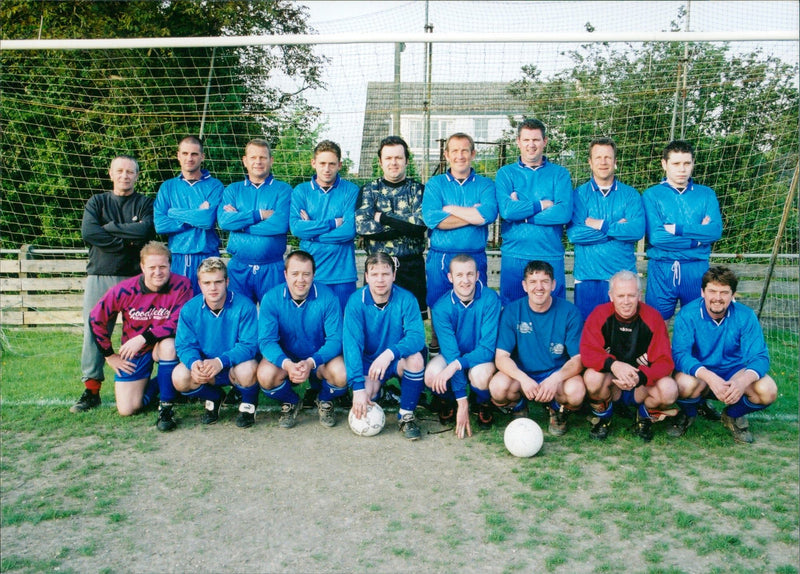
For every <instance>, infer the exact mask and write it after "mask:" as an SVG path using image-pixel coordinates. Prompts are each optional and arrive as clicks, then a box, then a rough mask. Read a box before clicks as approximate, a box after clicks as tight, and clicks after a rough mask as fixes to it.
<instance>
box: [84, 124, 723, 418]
mask: <svg viewBox="0 0 800 574" xmlns="http://www.w3.org/2000/svg"><path fill="white" fill-rule="evenodd" d="M517 144H518V146H519V149H520V157H519V161H518V162H516V163H515V164H512V165H509V166H505V167H504V168H502V169H501V170H500V171H499V172H498V175H497V182H496V186H495V183H494V182H492V181H491V180H489V179H487V178H483V177H481V176H478V175H476V174H475V172H474V170H473V169H472V160H473V159H474V157H475V149H474V143H473V142H472V139H471V138H470V137H469V136H468V135H466V134H454V135H453V136H451V137H450V138H449V139H448V142H447V145H446V157H447V160H448V163H449V165H450V169H449V170H448V172H447V173H446V174H443V175H440V176H437V177H434V178H432V179H431V180H430V181H429V182H428V186H427V189H425V193H424V194H423V186H422V185H421V184H420V183H418V182H415V181H413V180H411V179H410V178H407V177H406V167H407V163H408V148H407V146H406V144H405V142H404V141H403V140H402V139H400V138H397V137H389V138H386V139H385V140H384V141H383V142H381V146H380V148H379V150H378V157H379V159H380V164H381V167H382V169H383V172H384V177H383V178H380V179H378V180H376V181H374V182H372V183H370V184H367V185H366V186H364V188H363V189H362V190H361V196H360V199H359V195H358V190H357V188H356V187H355V186H354V185H352V184H351V183H349V182H347V181H345V180H342V179H341V178H339V176H338V171H339V168H340V167H341V161H340V157H341V154H340V151H339V148H338V146H336V144H333V143H332V142H322V143H320V144H319V145H318V146H317V148H316V149H315V151H314V159H313V160H312V165H313V167H314V169H315V172H316V175H315V176H314V177H313V178H312V180H311V181H310V182H306V183H304V184H301V185H300V186H298V187H297V188H295V190H294V191H292V190H291V189H290V188H289V186H287V185H286V184H284V183H282V182H279V181H277V180H275V179H274V178H273V177H272V175H271V164H272V158H271V154H270V151H269V147H268V145H267V144H266V142H264V141H259V140H255V141H253V142H250V143H249V144H248V145H247V147H246V150H245V156H244V158H243V162H244V164H245V168H246V169H247V172H248V176H247V178H246V179H245V180H244V181H243V182H237V183H234V184H232V185H231V186H229V187H228V188H227V189H225V190H224V192H223V191H222V184H221V183H220V182H219V181H218V180H216V179H214V178H213V177H211V175H210V174H209V173H208V172H207V171H206V170H203V169H202V161H203V150H202V144H201V143H200V142H199V140H197V139H196V138H191V137H190V138H185V139H184V140H183V141H182V142H181V143H180V145H179V151H178V160H179V163H180V164H181V174H180V175H179V176H178V177H176V178H174V179H171V180H168V181H167V182H165V183H164V184H163V185H162V187H161V189H160V190H159V194H158V197H157V199H156V202H155V230H156V231H158V232H162V233H166V234H167V235H168V236H169V242H170V247H171V248H172V251H173V252H174V253H175V258H174V261H173V271H176V272H178V273H184V274H186V275H188V276H189V277H192V278H194V277H196V273H195V271H194V270H195V269H196V268H197V266H198V265H199V263H200V261H202V260H203V259H204V258H206V257H207V256H210V255H214V254H218V251H219V245H220V243H219V238H218V236H217V234H216V232H215V230H214V226H215V218H216V219H218V221H219V224H220V226H221V227H222V228H223V229H228V230H230V231H231V234H230V240H229V243H228V246H227V249H228V251H229V253H231V254H232V256H233V258H232V260H231V262H230V265H229V268H230V273H231V283H232V288H233V290H235V291H238V292H241V293H244V294H247V295H248V296H250V297H251V298H252V299H253V300H255V301H257V300H259V298H260V297H261V296H262V295H263V293H264V292H266V290H267V289H268V287H269V286H271V285H274V284H275V283H276V282H279V281H281V279H282V278H281V269H282V254H283V253H284V252H285V248H286V231H287V227H289V228H291V231H292V232H293V233H294V234H295V235H297V236H298V237H300V238H301V247H302V248H304V249H306V250H307V251H309V252H310V253H312V254H313V255H314V257H315V258H316V259H317V261H318V262H319V272H318V279H319V281H320V282H323V283H325V284H327V285H328V286H329V287H331V288H332V289H334V291H335V292H336V293H337V296H338V298H339V300H340V302H342V304H344V302H345V301H346V299H347V296H348V295H349V294H350V293H351V292H352V291H353V290H355V284H356V283H355V278H356V272H355V259H354V245H353V238H354V236H355V234H356V231H357V232H358V233H359V234H360V235H361V236H362V237H363V238H364V247H365V249H366V250H367V252H368V253H376V252H378V251H385V252H387V253H389V254H390V255H392V256H393V257H394V258H395V261H396V263H397V264H398V265H399V267H398V271H397V273H398V277H397V279H398V284H400V285H403V286H405V287H407V288H409V289H410V290H412V291H413V292H414V294H415V295H416V297H417V300H418V303H419V307H420V310H421V311H422V312H423V314H424V313H425V311H426V309H427V307H428V306H430V305H432V304H433V303H434V302H435V301H436V300H437V299H438V297H439V296H440V295H442V294H443V293H444V292H446V291H447V290H448V289H449V288H450V285H449V283H448V281H447V278H446V277H447V268H448V264H449V260H450V259H451V258H452V257H453V256H454V255H456V254H457V253H462V252H466V253H469V254H470V255H471V256H473V257H474V258H475V259H476V261H477V264H478V269H479V274H480V277H481V279H482V280H483V282H484V284H485V280H486V253H485V247H486V239H487V235H488V232H487V227H488V225H489V223H491V222H492V221H494V219H495V218H496V217H497V214H498V211H499V214H500V216H501V217H502V235H503V246H502V253H503V258H502V269H501V298H502V300H503V302H504V304H507V303H509V302H510V301H512V300H514V299H516V298H517V297H519V296H521V295H522V294H523V291H522V290H521V289H520V287H519V286H520V285H521V283H522V281H521V279H522V271H523V269H524V266H525V264H526V263H527V261H529V260H531V259H538V260H543V261H546V262H548V263H550V264H551V265H552V266H553V267H554V269H555V277H556V285H557V286H558V287H557V288H558V293H557V294H558V295H562V296H563V294H564V293H565V291H564V285H565V281H564V271H563V269H564V259H563V256H564V249H563V244H562V241H561V237H562V235H563V229H564V224H565V223H568V225H567V233H568V236H569V237H570V239H571V240H572V241H573V243H575V250H576V261H575V272H574V275H575V279H576V286H575V300H576V303H577V304H578V306H579V308H580V309H581V312H582V315H583V316H584V317H586V316H588V313H589V312H590V311H591V310H592V309H593V308H594V307H595V306H596V305H597V304H598V303H600V302H603V301H606V300H607V295H606V290H607V287H606V284H607V279H608V278H609V277H610V276H611V275H612V274H613V273H614V272H616V271H617V270H619V269H629V270H633V269H635V258H634V244H635V242H636V241H637V240H638V239H640V238H641V237H642V235H643V234H644V229H645V227H646V228H647V230H648V238H649V243H650V248H649V249H648V255H649V256H650V270H651V271H650V273H649V274H648V289H647V296H648V301H649V302H651V303H653V304H654V305H655V306H656V307H657V308H658V309H659V311H660V313H661V314H662V316H664V317H669V316H671V314H672V313H673V312H674V309H675V305H676V300H677V299H679V298H680V300H681V304H682V305H683V304H685V303H686V302H688V301H689V300H690V299H692V298H695V297H696V296H697V295H699V292H700V289H699V277H700V276H701V274H702V271H703V270H704V269H706V268H707V266H708V254H709V252H710V246H711V243H712V242H713V241H714V240H715V239H717V238H719V236H720V233H721V222H720V215H719V209H718V206H717V203H716V198H715V196H714V193H713V191H711V190H710V189H709V188H707V187H703V186H700V185H697V184H695V183H693V182H692V180H691V172H692V168H693V164H694V157H693V151H692V149H691V146H689V145H688V144H687V143H685V142H672V143H671V144H670V145H669V146H667V148H666V149H665V151H664V154H663V158H662V166H663V167H664V169H665V173H666V177H665V179H664V181H663V182H662V183H661V184H659V185H656V186H653V187H652V188H650V189H648V190H647V191H646V192H645V194H644V203H643V202H642V198H641V196H639V194H638V192H636V191H635V190H633V189H632V188H630V187H628V186H625V185H624V184H623V183H621V182H619V181H618V180H617V179H616V177H615V175H614V174H615V169H616V148H615V145H614V142H613V141H612V140H609V139H599V140H595V141H594V142H592V144H591V146H590V150H589V155H590V159H589V163H590V167H591V169H592V178H591V179H590V181H589V182H587V183H586V184H584V185H583V186H581V187H579V188H578V189H576V190H575V191H574V193H573V191H572V189H571V185H570V179H569V175H568V173H567V171H566V170H565V169H564V168H562V167H560V166H557V165H555V164H553V163H551V162H549V161H548V159H547V158H546V157H545V156H544V150H545V148H546V145H547V138H546V130H545V127H544V125H543V124H542V123H541V122H539V121H537V120H526V121H525V122H523V123H522V124H520V126H519V129H518V137H517ZM111 175H112V179H113V180H114V184H115V191H114V192H113V193H109V194H101V195H98V196H95V197H93V198H92V200H90V202H89V205H87V210H86V214H85V217H84V225H83V231H84V237H85V238H86V240H87V242H88V243H89V244H90V264H89V274H90V277H89V283H87V291H86V300H85V304H84V310H85V313H88V310H89V309H91V306H92V305H93V304H94V302H95V301H96V300H97V299H98V298H99V296H100V295H101V294H102V293H103V292H104V291H105V289H106V288H108V286H109V285H113V284H114V283H116V282H117V281H119V280H120V279H121V278H123V277H124V276H125V275H130V274H131V273H132V272H135V271H132V270H133V269H134V268H135V251H134V250H132V249H131V248H132V247H133V246H135V245H136V243H137V241H138V243H139V245H141V241H142V240H143V239H145V238H146V235H147V233H148V230H147V222H148V215H147V213H146V209H147V199H146V198H143V196H140V195H139V194H135V193H134V192H133V184H134V183H135V179H136V176H137V175H138V166H136V164H135V161H134V160H132V158H117V159H115V160H114V162H113V163H112V169H111ZM118 181H119V182H120V183H121V187H123V188H124V187H127V191H125V190H123V192H122V193H117V183H118ZM130 196H133V198H131V197H130ZM220 196H221V197H222V198H221V199H220ZM93 203H94V205H93ZM643 205H644V208H643V207H642V206H643ZM126 206H127V213H125V211H126V209H125V207H126ZM126 217H127V219H126ZM570 218H571V219H570ZM426 232H429V233H430V249H429V251H428V259H427V263H426V262H425V260H424V258H423V253H424V250H425V247H426V243H427V240H426ZM149 233H152V226H151V228H150V231H149ZM137 234H138V235H137ZM104 249H105V252H103V250H104ZM126 251H127V252H126ZM95 261H99V262H100V263H98V264H95ZM426 267H427V270H425V269H426ZM123 268H126V269H125V270H124V271H123ZM426 271H427V272H426ZM426 278H427V290H426ZM194 282H195V286H194V289H193V290H194V292H195V293H196V292H197V291H198V288H197V285H196V279H195V280H194ZM98 284H99V285H98ZM431 348H433V349H437V348H438V343H437V341H436V335H435V330H434V335H433V338H432V341H431ZM93 350H94V343H93V340H92V337H91V335H90V334H89V333H88V323H87V333H86V334H85V337H84V361H83V371H84V382H85V386H86V387H87V391H86V392H85V393H84V396H82V397H81V400H79V401H78V403H77V404H76V405H75V406H74V407H73V410H84V408H85V407H89V408H91V406H93V405H94V404H97V403H98V402H99V394H98V391H99V387H100V381H101V380H102V364H103V362H102V357H101V356H99V355H98V354H97V353H96V352H95V353H93ZM92 355H94V356H92Z"/></svg>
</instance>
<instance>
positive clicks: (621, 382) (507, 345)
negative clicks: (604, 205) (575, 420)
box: [90, 242, 777, 442]
mask: <svg viewBox="0 0 800 574" xmlns="http://www.w3.org/2000/svg"><path fill="white" fill-rule="evenodd" d="M170 257H171V254H170V252H169V250H168V248H167V247H166V246H164V245H163V244H161V243H158V242H151V243H148V244H147V245H146V246H145V247H144V249H143V250H142V253H141V268H142V275H139V276H136V277H133V278H130V279H127V280H125V281H123V282H121V283H120V284H118V285H116V286H115V287H113V288H112V289H111V290H110V291H109V292H108V293H107V294H106V295H105V296H104V297H103V298H102V299H101V300H100V302H99V303H98V305H97V306H96V307H95V308H94V309H93V311H92V313H91V319H90V326H91V330H92V332H93V335H94V337H95V340H96V342H97V344H98V346H99V347H100V348H101V349H102V350H103V354H104V355H105V356H106V360H107V361H108V363H109V365H111V367H112V368H113V369H114V371H115V373H116V377H115V380H116V384H115V391H116V397H117V408H118V410H119V412H120V413H121V414H123V415H128V414H133V413H135V412H137V411H139V410H140V409H142V408H143V407H144V406H146V405H148V404H149V403H151V402H152V401H153V400H154V398H155V397H156V396H157V395H159V396H160V404H159V414H158V419H157V425H158V428H159V430H161V431H170V430H173V429H174V428H175V427H176V422H175V418H174V412H173V401H174V400H175V398H176V395H177V393H176V391H177V392H180V393H181V394H182V395H185V396H194V397H197V398H199V399H202V400H203V401H204V405H205V411H204V414H203V417H202V423H203V424H213V423H215V422H216V421H217V420H218V418H219V411H220V406H221V404H222V401H223V398H224V397H225V393H224V391H223V387H226V386H228V385H233V386H235V387H236V388H237V389H238V390H239V391H240V392H241V395H242V403H241V405H240V407H239V414H238V416H237V419H236V424H237V426H239V427H242V428H247V427H250V426H252V425H253V424H254V422H255V412H256V406H257V404H258V397H259V391H261V392H263V393H264V394H265V395H266V396H268V397H269V398H271V399H274V400H277V401H279V402H281V403H282V407H281V415H280V419H279V422H278V424H279V426H280V427H282V428H292V427H294V426H295V424H296V420H297V414H298V412H299V411H300V408H301V399H300V397H299V396H298V394H297V393H296V391H295V388H296V387H297V386H298V385H300V384H302V383H304V382H305V381H306V380H315V381H317V382H318V383H319V384H320V388H321V390H320V391H319V395H318V399H317V406H318V411H319V420H320V423H321V424H322V425H324V426H328V427H332V426H334V425H335V424H336V415H335V411H334V403H333V401H334V400H335V399H336V398H337V397H339V396H342V395H344V394H345V393H347V391H348V387H349V389H350V390H351V391H352V409H353V412H354V414H355V416H357V417H363V416H364V415H365V414H366V411H367V408H368V406H369V405H370V404H371V403H373V402H375V401H377V400H379V398H380V397H381V395H382V390H383V385H384V383H386V381H388V380H389V379H390V378H392V377H397V378H398V379H399V381H400V407H399V410H398V414H397V418H398V428H399V430H400V431H401V432H402V433H403V435H404V436H405V437H406V438H408V439H410V440H416V439H418V438H420V436H421V431H420V428H419V425H418V424H417V421H416V417H415V414H414V412H415V409H416V407H417V405H418V403H419V400H420V396H421V394H422V392H423V390H424V388H425V385H427V387H428V388H430V390H431V391H432V392H433V393H434V394H435V395H436V396H437V397H439V399H440V401H441V407H440V420H441V422H443V423H449V422H452V419H455V432H456V434H457V436H459V437H460V438H463V437H464V436H471V435H472V430H471V426H470V414H469V407H468V401H467V394H468V392H470V393H471V394H472V395H473V396H474V402H475V403H476V414H477V421H478V424H479V426H481V427H482V428H490V427H491V425H492V422H493V419H494V415H493V412H494V411H495V410H496V409H499V410H501V411H504V412H506V413H509V414H511V415H512V416H514V417H517V416H527V415H528V403H529V402H538V403H542V404H543V405H544V406H545V408H547V409H548V411H549V413H550V421H549V431H550V433H551V434H553V435H556V436H561V435H563V434H564V433H565V432H566V428H567V427H566V425H567V415H568V413H570V412H574V411H577V410H579V409H580V408H581V407H582V405H583V403H584V400H585V399H588V403H589V405H590V406H591V409H592V412H593V414H594V421H593V425H592V428H591V431H590V433H591V436H592V437H594V438H597V439H605V438H606V437H607V436H608V433H609V430H610V426H611V419H612V414H613V410H614V407H615V405H618V407H617V408H632V409H634V411H635V419H636V422H635V425H634V432H635V433H636V434H637V435H638V436H640V437H641V438H642V439H643V440H645V441H649V440H652V438H653V429H652V423H653V420H652V415H653V413H654V412H655V413H661V412H664V411H666V410H667V409H668V408H669V407H670V406H672V405H673V404H674V403H676V402H677V404H678V405H679V406H680V408H681V412H680V414H678V415H677V416H674V417H673V419H671V424H670V426H669V429H668V431H667V432H668V434H670V435H671V436H675V437H678V436H681V435H683V434H684V433H685V432H686V430H687V429H688V428H689V426H691V424H692V422H693V421H694V419H695V417H696V416H697V411H698V404H699V403H700V401H701V400H702V397H703V395H704V394H706V393H712V394H713V396H715V397H716V398H718V399H719V400H721V401H722V402H724V403H725V404H726V407H725V410H724V412H723V414H722V420H723V424H724V425H725V426H726V427H727V428H728V429H729V430H730V431H731V432H732V433H733V437H734V439H735V440H736V441H738V442H752V440H753V437H752V434H751V433H750V431H749V428H748V422H747V418H746V415H747V414H748V413H749V412H753V411H756V410H761V409H763V408H766V406H768V405H769V404H771V403H772V402H773V401H774V400H775V397H776V394H777V387H776V385H775V382H774V381H773V380H772V378H771V377H769V375H768V374H767V371H768V369H769V357H768V354H767V349H766V345H765V343H764V339H763V336H762V334H761V330H760V328H759V325H758V321H757V319H756V318H755V315H754V313H753V312H752V311H751V310H750V309H749V308H748V307H746V306H743V305H742V304H740V303H736V302H734V301H733V296H734V294H735V291H736V286H737V279H736V277H735V275H734V274H733V273H732V272H731V271H730V270H728V269H726V268H724V267H712V268H711V269H709V270H708V271H707V272H706V273H705V274H704V276H703V278H702V297H701V298H700V299H698V300H696V301H694V302H692V303H690V304H688V305H687V306H685V307H684V308H682V309H681V311H680V313H679V315H678V317H677V320H676V323H675V331H674V336H673V343H672V349H671V350H670V343H669V339H668V336H667V328H666V325H665V323H664V320H663V319H662V318H661V316H660V315H659V314H658V313H657V312H656V311H655V309H653V308H652V307H650V306H649V305H647V304H646V303H644V302H641V301H640V300H639V291H640V289H639V280H638V277H637V276H636V275H635V274H634V273H632V272H630V271H627V270H623V271H620V272H618V273H616V274H615V275H614V276H613V277H612V278H611V280H610V282H609V292H608V296H609V298H610V302H608V303H605V304H602V305H599V306H598V307H597V308H595V309H594V310H593V311H592V313H590V315H589V318H588V320H587V321H586V324H585V325H584V322H583V320H582V318H581V316H580V313H579V311H578V309H577V307H575V306H574V305H573V304H571V303H569V302H568V301H566V300H564V299H561V298H559V297H555V296H554V295H553V292H554V291H555V290H556V287H557V286H556V282H555V279H554V274H553V268H552V266H551V265H550V264H549V263H547V262H544V261H531V262H529V263H528V264H527V265H526V267H525V269H524V272H523V273H524V279H523V281H522V284H521V288H522V290H523V292H524V293H525V294H526V295H525V296H523V297H522V298H520V299H518V300H516V301H513V302H512V303H510V304H509V305H507V306H506V307H505V308H504V309H502V311H501V307H500V299H499V297H498V296H497V294H496V293H495V292H494V291H493V290H491V289H488V288H485V287H484V286H483V284H482V283H481V282H480V281H479V279H478V270H477V265H476V262H475V259H474V258H472V257H471V256H470V255H466V254H459V255H457V256H455V257H454V258H453V259H452V260H451V262H450V265H449V273H448V278H449V280H450V282H451V285H452V288H451V290H450V291H449V292H448V293H446V294H444V295H443V296H442V297H441V298H440V299H439V300H438V301H437V302H436V303H435V305H434V306H433V309H432V312H433V324H434V326H435V327H436V328H437V330H438V332H439V337H440V342H441V345H442V352H441V354H439V355H437V356H435V357H433V358H432V359H431V360H430V362H429V363H428V364H427V367H426V365H425V354H426V348H425V337H424V327H423V322H422V318H421V316H420V313H419V310H418V305H417V303H416V301H415V298H414V296H413V295H412V294H411V293H410V292H409V291H406V290H405V289H403V288H401V287H399V286H396V285H394V280H395V276H396V275H395V270H396V267H395V262H394V261H393V260H392V258H391V257H389V256H388V255H387V254H385V253H384V252H378V253H375V254H373V255H370V256H368V257H367V260H366V265H365V273H364V282H365V285H364V287H362V288H361V289H359V290H357V291H356V292H355V293H353V294H352V295H351V296H350V297H349V299H348V302H347V305H346V307H345V309H344V313H343V314H342V310H341V307H340V306H339V302H338V300H337V298H336V296H335V293H334V292H333V291H332V290H331V289H329V288H328V287H327V286H325V285H323V284H321V283H318V282H316V281H315V276H314V274H315V263H314V259H313V257H312V256H311V255H310V254H309V253H307V252H305V251H300V250H298V251H293V252H292V253H290V254H289V255H288V256H287V258H286V262H285V269H284V278H285V283H284V284H282V285H278V286H276V287H274V288H272V289H271V290H270V291H268V292H267V294H266V295H265V296H264V297H263V299H262V300H261V306H260V310H257V308H256V305H255V304H254V303H253V302H252V301H250V300H249V299H248V298H246V297H244V296H242V295H241V294H238V293H234V292H233V291H229V290H228V285H229V282H228V275H227V267H226V265H225V262H224V261H223V260H222V259H220V258H219V257H210V258H208V259H205V260H204V261H202V262H201V264H200V266H199V268H198V273H197V275H198V283H199V286H200V290H201V294H200V295H198V296H195V297H194V298H190V297H191V294H190V285H189V281H188V279H187V278H185V277H183V276H180V275H176V274H171V273H170V271H169V265H170ZM118 313H122V314H123V335H122V345H121V347H120V349H119V351H114V349H113V347H112V344H111V340H110V331H109V325H111V324H113V320H114V319H115V318H116V316H117V314H118ZM673 356H674V357H675V361H674V362H673ZM154 361H155V362H158V363H159V365H158V371H157V376H156V377H155V378H153V379H151V378H150V375H151V371H152V367H153V363H154ZM448 413H449V414H448Z"/></svg>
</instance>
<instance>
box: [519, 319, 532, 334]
mask: <svg viewBox="0 0 800 574" xmlns="http://www.w3.org/2000/svg"><path fill="white" fill-rule="evenodd" d="M517 331H519V332H520V334H522V335H527V334H529V333H533V323H526V322H525V321H521V322H519V323H517Z"/></svg>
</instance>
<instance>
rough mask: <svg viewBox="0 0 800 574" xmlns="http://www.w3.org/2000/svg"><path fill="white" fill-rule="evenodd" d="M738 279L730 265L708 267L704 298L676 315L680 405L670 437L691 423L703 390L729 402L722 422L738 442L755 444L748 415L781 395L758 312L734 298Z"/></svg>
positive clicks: (703, 282) (674, 337)
mask: <svg viewBox="0 0 800 574" xmlns="http://www.w3.org/2000/svg"><path fill="white" fill-rule="evenodd" d="M737 286H738V279H737V277H736V274H735V273H733V271H731V270H730V269H728V268H727V267H722V266H715V267H711V268H710V269H708V271H706V272H705V273H704V274H703V277H702V279H701V287H702V291H701V298H700V299H696V300H694V301H692V302H690V303H688V304H687V305H686V306H685V307H682V308H681V310H680V312H679V313H678V316H677V317H676V318H675V325H674V328H673V334H672V354H673V356H674V357H675V368H676V373H675V380H676V381H677V383H678V391H679V398H678V405H679V406H680V407H681V410H682V412H681V414H679V415H678V416H677V417H676V419H675V422H674V423H673V426H672V428H671V429H670V430H669V431H667V432H668V433H669V434H670V436H674V437H679V436H682V435H683V434H684V433H685V432H686V430H687V429H688V428H689V427H690V426H691V425H692V422H694V419H695V417H696V416H697V412H698V405H699V404H700V402H701V400H702V396H703V393H705V392H707V391H710V392H711V393H713V395H714V397H716V398H717V399H718V400H720V401H722V402H723V403H725V405H726V407H725V410H724V411H723V413H722V423H723V424H724V425H725V428H727V429H728V430H729V431H731V434H732V435H733V439H734V440H735V441H736V442H740V443H751V442H753V434H752V433H751V432H750V428H749V423H748V421H747V414H748V413H751V412H754V411H760V410H763V409H765V408H767V407H768V406H769V405H771V404H772V403H773V402H775V399H776V397H777V396H778V386H777V385H776V384H775V381H774V380H773V378H772V377H770V376H769V375H768V374H767V372H768V371H769V351H768V350H767V345H766V342H765V341H764V333H763V332H762V330H761V326H760V325H759V323H758V318H757V317H756V314H755V313H754V312H753V311H752V310H751V309H750V308H749V307H747V306H746V305H744V304H743V303H739V302H737V301H735V300H734V296H735V295H736V288H737Z"/></svg>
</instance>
